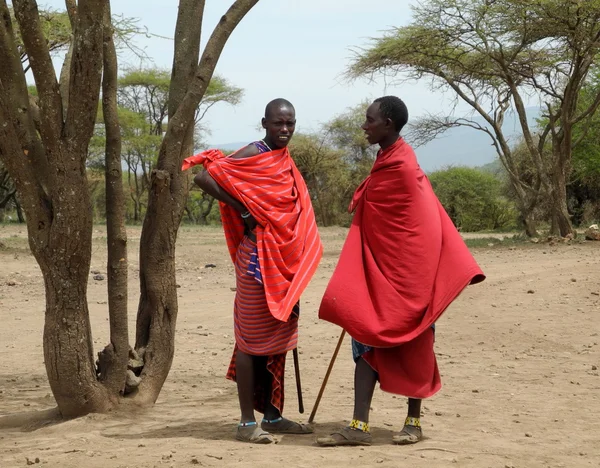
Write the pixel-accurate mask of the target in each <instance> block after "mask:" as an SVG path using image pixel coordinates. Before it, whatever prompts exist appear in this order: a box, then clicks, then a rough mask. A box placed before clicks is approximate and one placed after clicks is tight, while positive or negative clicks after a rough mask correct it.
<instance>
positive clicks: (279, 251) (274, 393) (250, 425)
mask: <svg viewBox="0 0 600 468" xmlns="http://www.w3.org/2000/svg"><path fill="white" fill-rule="evenodd" d="M262 125H263V128H264V129H265V137H264V139H262V140H260V141H256V142H254V143H251V144H250V145H248V146H245V147H244V148H242V149H240V150H239V151H237V152H235V153H234V154H232V155H231V156H229V157H226V156H225V155H224V154H223V153H222V152H220V151H218V150H208V151H204V152H202V153H200V154H198V155H195V156H191V157H189V158H186V159H185V161H184V164H183V168H182V169H183V170H185V169H187V168H189V167H191V166H193V165H196V164H203V165H204V168H205V169H206V170H205V171H204V172H201V173H199V174H198V175H197V176H196V177H195V179H194V181H195V182H196V184H198V185H199V186H200V187H201V188H202V189H203V190H204V191H205V192H207V193H209V194H210V195H212V196H213V197H215V198H216V199H217V200H219V202H220V204H219V205H220V209H221V220H222V222H223V229H224V231H225V238H226V241H227V246H228V248H229V253H230V255H231V259H232V261H233V263H234V265H235V272H236V286H237V287H236V296H235V302H234V310H233V322H234V333H235V348H234V350H233V355H232V358H231V362H230V365H229V369H228V372H227V378H228V379H230V380H234V381H235V382H236V383H237V387H238V397H239V402H240V410H241V417H240V423H239V425H238V428H237V433H236V438H237V439H238V440H241V441H244V442H252V443H257V444H269V443H272V442H274V438H273V437H272V435H271V434H310V433H312V428H311V427H310V426H307V425H305V424H300V423H297V422H295V421H291V420H289V419H286V418H284V417H283V416H282V415H281V413H282V412H283V404H284V375H285V362H286V353H287V352H288V351H291V350H293V349H294V348H296V345H297V342H298V314H299V307H298V300H299V298H300V295H301V294H302V292H303V291H304V289H305V288H306V286H307V285H308V283H309V281H310V279H311V277H312V275H313V274H314V272H315V270H316V269H317V266H318V265H319V260H320V259H321V255H322V252H323V247H322V245H321V240H320V238H319V232H318V230H317V224H316V221H315V215H314V212H313V208H312V204H311V201H310V195H309V193H308V189H307V188H306V184H305V183H304V179H303V178H302V175H301V174H300V172H299V171H298V168H297V167H296V165H295V164H294V161H293V160H292V158H291V156H290V153H289V151H288V149H287V145H288V143H289V142H290V140H291V138H292V135H293V134H294V128H295V125H296V112H295V110H294V106H292V104H291V103H290V102H289V101H287V100H285V99H275V100H273V101H271V102H270V103H269V104H268V105H267V107H266V109H265V116H264V118H263V119H262ZM254 410H257V411H258V412H260V413H263V414H264V418H263V419H262V421H261V423H260V425H259V424H257V422H256V419H255V415H254Z"/></svg>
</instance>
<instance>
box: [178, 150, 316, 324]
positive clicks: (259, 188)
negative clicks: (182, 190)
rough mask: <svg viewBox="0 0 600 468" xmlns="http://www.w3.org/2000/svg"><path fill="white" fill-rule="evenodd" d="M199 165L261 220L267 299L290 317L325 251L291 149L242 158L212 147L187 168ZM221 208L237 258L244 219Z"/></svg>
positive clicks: (278, 315) (280, 314)
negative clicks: (231, 156)
mask: <svg viewBox="0 0 600 468" xmlns="http://www.w3.org/2000/svg"><path fill="white" fill-rule="evenodd" d="M196 164H203V165H204V167H205V169H206V170H207V171H208V172H209V174H210V175H211V176H212V177H213V179H215V181H216V182H217V183H218V184H219V185H220V186H221V187H222V188H223V189H224V190H225V191H227V192H228V193H229V194H230V195H232V196H233V197H234V198H236V199H237V200H239V201H240V202H242V203H243V204H244V205H245V206H246V208H247V209H248V210H249V211H250V213H252V216H254V218H255V219H256V221H257V222H258V224H259V226H258V227H257V228H256V244H257V250H258V259H259V263H260V268H261V273H262V278H263V283H264V287H265V295H266V297H267V303H268V305H269V310H270V311H271V313H272V314H273V316H274V317H275V318H277V319H279V320H282V321H286V320H287V319H288V318H289V316H290V314H291V312H292V308H293V306H294V305H295V304H296V302H297V301H298V299H299V298H300V295H301V294H302V292H303V291H304V289H305V288H306V286H307V285H308V283H309V281H310V279H311V277H312V275H313V274H314V272H315V270H316V269H317V266H318V265H319V261H320V259H321V256H322V254H323V246H322V244H321V239H320V237H319V232H318V230H317V224H316V221H315V215H314V212H313V208H312V203H311V200H310V195H309V193H308V189H307V188H306V184H305V182H304V179H303V178H302V175H301V174H300V172H299V171H298V169H297V168H296V165H295V164H294V161H293V160H292V158H291V156H290V153H289V151H288V149H287V148H284V149H280V150H275V151H271V152H268V153H262V154H259V155H257V156H252V157H249V158H240V159H236V158H230V157H225V155H224V154H223V153H222V152H221V151H219V150H208V151H204V152H202V153H200V154H197V155H195V156H192V157H190V158H186V159H185V160H184V163H183V167H182V170H186V169H188V168H190V167H191V166H193V165H196ZM220 208H221V220H222V222H223V229H224V230H225V238H226V240H227V247H228V248H229V254H230V255H231V258H232V260H233V262H234V263H235V258H236V252H237V249H238V246H239V245H240V242H241V241H242V239H243V237H244V222H243V220H242V218H241V216H240V214H239V213H238V212H237V211H236V210H235V209H233V208H231V207H230V206H228V205H226V204H224V203H220Z"/></svg>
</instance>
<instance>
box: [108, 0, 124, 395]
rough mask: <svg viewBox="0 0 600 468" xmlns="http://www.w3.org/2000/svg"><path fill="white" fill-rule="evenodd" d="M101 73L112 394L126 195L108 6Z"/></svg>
mask: <svg viewBox="0 0 600 468" xmlns="http://www.w3.org/2000/svg"><path fill="white" fill-rule="evenodd" d="M103 52H104V54H103V56H104V58H103V62H104V74H103V78H102V111H103V115H104V126H105V129H106V157H105V178H106V233H107V241H106V242H107V246H108V259H107V272H108V313H109V325H110V345H109V347H108V349H106V350H105V356H106V357H107V358H108V359H109V360H110V365H109V366H108V367H107V368H106V375H103V376H102V378H103V380H104V383H105V385H106V386H107V387H108V388H109V389H110V390H112V391H116V392H121V391H124V388H125V380H126V374H127V362H128V357H129V335H128V326H127V231H126V229H125V207H126V203H125V193H124V190H123V176H122V169H121V129H120V126H119V112H118V104H117V82H118V64H117V52H116V49H115V43H114V40H113V28H112V24H111V19H110V6H109V5H107V7H106V11H105V15H104V42H103Z"/></svg>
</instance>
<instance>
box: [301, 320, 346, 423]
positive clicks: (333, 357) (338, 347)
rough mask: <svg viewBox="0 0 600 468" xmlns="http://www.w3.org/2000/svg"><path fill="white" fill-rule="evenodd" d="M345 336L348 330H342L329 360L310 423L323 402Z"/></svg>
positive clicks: (309, 419)
mask: <svg viewBox="0 0 600 468" xmlns="http://www.w3.org/2000/svg"><path fill="white" fill-rule="evenodd" d="M344 336H346V330H342V333H341V334H340V339H339V340H338V342H337V346H336V347H335V351H334V352H333V355H332V356H331V361H330V362H329V367H328V368H327V372H326V374H325V378H324V379H323V383H322V384H321V390H319V395H318V396H317V401H315V406H314V407H313V410H312V412H311V413H310V418H308V422H309V424H310V423H311V422H313V420H314V419H315V415H316V414H317V408H318V407H319V403H320V402H321V397H322V396H323V392H324V391H325V385H327V381H328V380H329V374H331V370H332V369H333V363H334V362H335V359H336V358H337V355H338V352H339V351H340V347H341V346H342V341H344Z"/></svg>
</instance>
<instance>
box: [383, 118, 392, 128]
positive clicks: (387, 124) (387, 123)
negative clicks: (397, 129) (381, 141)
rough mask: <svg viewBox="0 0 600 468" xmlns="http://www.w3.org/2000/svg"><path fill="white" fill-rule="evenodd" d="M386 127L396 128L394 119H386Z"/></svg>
mask: <svg viewBox="0 0 600 468" xmlns="http://www.w3.org/2000/svg"><path fill="white" fill-rule="evenodd" d="M385 125H386V127H392V128H393V127H394V122H392V119H390V118H389V117H388V118H387V119H385Z"/></svg>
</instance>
